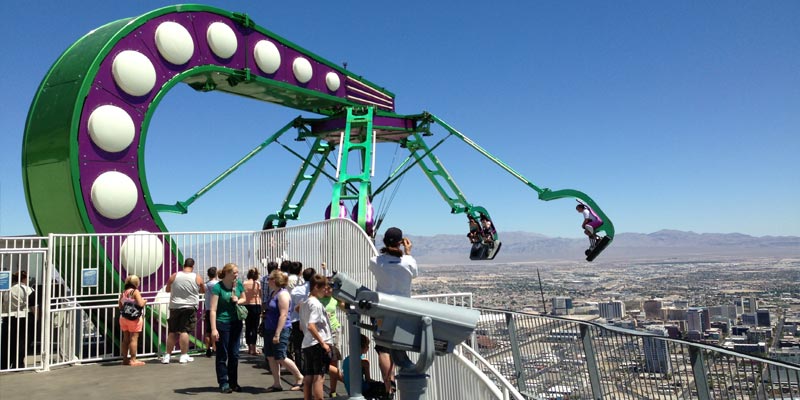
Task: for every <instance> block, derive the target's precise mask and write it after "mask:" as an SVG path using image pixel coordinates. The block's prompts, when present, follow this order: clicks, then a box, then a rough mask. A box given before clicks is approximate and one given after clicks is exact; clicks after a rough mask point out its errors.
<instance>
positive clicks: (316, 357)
mask: <svg viewBox="0 0 800 400" xmlns="http://www.w3.org/2000/svg"><path fill="white" fill-rule="evenodd" d="M330 364H331V355H330V354H328V353H326V352H325V350H323V349H322V345H321V344H319V343H317V344H315V345H313V346H310V347H306V348H304V349H303V370H302V371H300V372H302V373H303V375H325V374H327V373H328V366H330Z"/></svg>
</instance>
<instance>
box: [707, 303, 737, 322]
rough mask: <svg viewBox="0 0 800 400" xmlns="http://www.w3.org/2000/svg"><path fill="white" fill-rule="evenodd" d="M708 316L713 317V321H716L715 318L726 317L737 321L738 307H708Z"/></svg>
mask: <svg viewBox="0 0 800 400" xmlns="http://www.w3.org/2000/svg"><path fill="white" fill-rule="evenodd" d="M708 315H709V317H711V320H712V321H713V320H714V317H724V318H726V319H730V320H733V321H735V320H736V306H735V305H733V304H731V305H719V306H711V307H708Z"/></svg>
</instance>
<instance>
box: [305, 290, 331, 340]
mask: <svg viewBox="0 0 800 400" xmlns="http://www.w3.org/2000/svg"><path fill="white" fill-rule="evenodd" d="M309 324H314V325H315V326H316V327H317V332H319V336H320V337H322V340H323V341H324V342H326V343H331V322H330V320H328V313H326V312H325V306H323V305H322V303H320V302H319V299H318V298H316V297H314V296H308V300H306V301H305V303H303V304H302V305H301V306H300V328H301V329H302V330H303V344H302V345H301V346H300V347H302V348H304V349H305V348H306V347H311V346H313V345H315V344H317V343H319V342H317V339H316V338H315V337H314V335H312V334H311V332H309V331H308V325H309Z"/></svg>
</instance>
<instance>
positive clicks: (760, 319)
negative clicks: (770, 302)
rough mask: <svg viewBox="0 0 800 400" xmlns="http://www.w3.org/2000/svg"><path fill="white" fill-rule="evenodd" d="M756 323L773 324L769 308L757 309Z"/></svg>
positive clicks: (762, 324)
mask: <svg viewBox="0 0 800 400" xmlns="http://www.w3.org/2000/svg"><path fill="white" fill-rule="evenodd" d="M756 323H757V324H758V326H771V324H770V320H769V310H756Z"/></svg>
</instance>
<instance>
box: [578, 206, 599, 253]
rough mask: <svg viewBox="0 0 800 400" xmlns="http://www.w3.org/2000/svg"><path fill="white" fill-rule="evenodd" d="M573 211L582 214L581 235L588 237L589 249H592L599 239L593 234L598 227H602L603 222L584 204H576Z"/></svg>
mask: <svg viewBox="0 0 800 400" xmlns="http://www.w3.org/2000/svg"><path fill="white" fill-rule="evenodd" d="M575 209H576V210H578V212H579V213H581V214H583V222H582V223H581V228H583V233H585V234H586V236H588V237H589V245H590V247H589V248H590V249H593V248H594V247H595V245H597V241H598V240H599V239H600V237H599V236H597V235H596V234H595V232H596V231H597V228H599V227H600V225H603V220H602V219H600V217H599V216H597V214H595V213H594V211H592V209H591V208H589V207H588V206H586V205H585V204H578V205H577V206H575Z"/></svg>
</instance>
